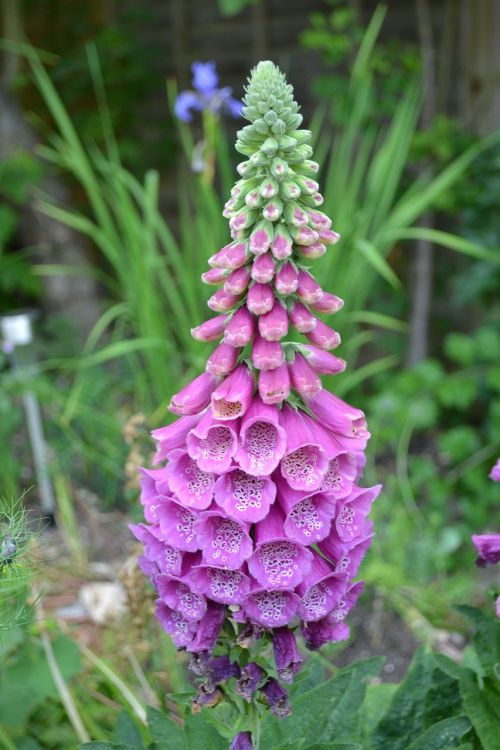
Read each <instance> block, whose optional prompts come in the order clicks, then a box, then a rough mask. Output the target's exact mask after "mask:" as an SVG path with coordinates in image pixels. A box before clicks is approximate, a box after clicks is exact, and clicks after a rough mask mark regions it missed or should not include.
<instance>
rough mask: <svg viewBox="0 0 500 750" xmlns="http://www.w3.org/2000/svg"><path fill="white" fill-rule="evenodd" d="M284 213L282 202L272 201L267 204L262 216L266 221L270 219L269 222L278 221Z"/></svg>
mask: <svg viewBox="0 0 500 750" xmlns="http://www.w3.org/2000/svg"><path fill="white" fill-rule="evenodd" d="M282 212H283V205H282V203H281V201H278V200H270V201H268V202H267V203H266V205H265V207H264V209H263V211H262V216H263V217H264V219H268V220H269V221H277V220H278V219H279V217H280V216H281V214H282Z"/></svg>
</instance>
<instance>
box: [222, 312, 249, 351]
mask: <svg viewBox="0 0 500 750" xmlns="http://www.w3.org/2000/svg"><path fill="white" fill-rule="evenodd" d="M254 329H255V320H254V317H253V315H251V314H250V313H249V312H248V310H247V309H246V307H240V308H239V309H238V310H236V312H235V313H234V315H233V317H232V318H231V320H230V321H229V323H228V324H227V326H226V327H225V331H224V341H225V342H226V344H231V346H246V345H247V344H248V343H249V342H250V341H251V340H252V338H253V334H254Z"/></svg>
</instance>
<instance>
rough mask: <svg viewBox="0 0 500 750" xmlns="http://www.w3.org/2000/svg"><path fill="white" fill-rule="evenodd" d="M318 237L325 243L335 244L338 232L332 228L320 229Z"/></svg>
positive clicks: (338, 238)
mask: <svg viewBox="0 0 500 750" xmlns="http://www.w3.org/2000/svg"><path fill="white" fill-rule="evenodd" d="M319 238H320V240H321V242H323V244H325V245H335V243H336V242H338V241H339V240H340V234H338V233H337V232H334V231H333V229H320V232H319Z"/></svg>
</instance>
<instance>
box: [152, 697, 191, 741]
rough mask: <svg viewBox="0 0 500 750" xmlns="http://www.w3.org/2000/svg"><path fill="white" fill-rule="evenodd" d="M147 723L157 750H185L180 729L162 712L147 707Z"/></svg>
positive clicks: (184, 739)
mask: <svg viewBox="0 0 500 750" xmlns="http://www.w3.org/2000/svg"><path fill="white" fill-rule="evenodd" d="M147 722H148V729H149V732H150V734H151V739H152V740H154V741H155V742H156V743H157V745H158V748H159V750H160V748H161V750H185V748H186V747H187V744H186V738H185V736H184V732H183V730H182V728H181V727H180V726H179V725H178V724H174V722H173V721H172V719H170V718H169V717H168V716H167V715H166V714H164V713H163V712H162V711H159V710H158V709H157V708H153V707H152V706H148V707H147Z"/></svg>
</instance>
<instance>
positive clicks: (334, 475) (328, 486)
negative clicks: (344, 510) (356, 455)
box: [323, 458, 346, 493]
mask: <svg viewBox="0 0 500 750" xmlns="http://www.w3.org/2000/svg"><path fill="white" fill-rule="evenodd" d="M345 484H346V482H345V479H344V477H343V476H342V474H341V473H340V462H339V460H338V458H332V459H331V460H330V462H329V464H328V470H327V472H326V474H325V478H324V480H323V489H325V490H327V491H328V492H333V493H338V492H340V491H341V490H342V489H343V488H344V487H345Z"/></svg>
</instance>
